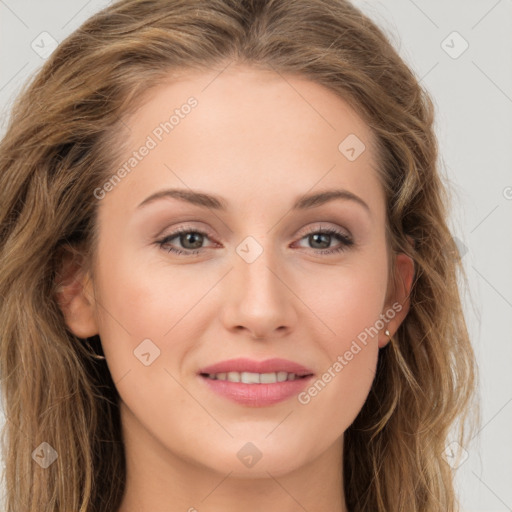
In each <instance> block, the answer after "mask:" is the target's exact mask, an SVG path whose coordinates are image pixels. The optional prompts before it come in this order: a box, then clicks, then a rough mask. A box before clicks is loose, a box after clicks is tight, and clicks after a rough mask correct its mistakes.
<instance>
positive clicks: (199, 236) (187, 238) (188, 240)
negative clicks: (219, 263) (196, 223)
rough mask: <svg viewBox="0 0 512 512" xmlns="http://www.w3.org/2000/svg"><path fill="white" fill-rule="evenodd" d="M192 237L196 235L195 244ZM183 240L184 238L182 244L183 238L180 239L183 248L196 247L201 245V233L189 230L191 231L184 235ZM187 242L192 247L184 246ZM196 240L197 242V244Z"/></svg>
mask: <svg viewBox="0 0 512 512" xmlns="http://www.w3.org/2000/svg"><path fill="white" fill-rule="evenodd" d="M194 237H198V239H197V240H196V244H195V245H194ZM185 240H186V243H185V244H183V239H182V240H181V242H182V244H183V245H184V246H185V248H187V249H197V248H198V247H200V246H201V241H202V238H201V235H200V234H199V233H196V232H191V233H187V234H186V235H185ZM189 242H191V244H192V247H187V246H186V244H187V243H189ZM197 242H199V244H198V243H197Z"/></svg>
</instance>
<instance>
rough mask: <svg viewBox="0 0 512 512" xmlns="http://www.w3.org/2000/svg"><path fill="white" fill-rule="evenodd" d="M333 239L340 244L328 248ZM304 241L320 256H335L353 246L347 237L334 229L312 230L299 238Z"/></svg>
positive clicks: (350, 239)
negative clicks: (318, 252) (316, 250)
mask: <svg viewBox="0 0 512 512" xmlns="http://www.w3.org/2000/svg"><path fill="white" fill-rule="evenodd" d="M333 238H334V239H337V240H339V241H340V242H341V244H340V245H339V246H338V247H334V248H329V245H330V244H331V242H332V240H333ZM304 239H307V241H308V243H310V244H312V246H313V248H314V249H318V250H319V251H320V254H336V253H339V252H341V251H345V250H347V249H348V248H350V247H351V246H353V245H354V241H353V240H352V238H351V237H350V236H349V235H347V234H346V233H344V232H343V231H340V230H338V229H336V228H318V227H317V228H313V229H312V230H311V231H310V232H309V233H308V234H306V236H304V237H303V238H301V240H304ZM315 246H316V247H315ZM319 246H320V247H319Z"/></svg>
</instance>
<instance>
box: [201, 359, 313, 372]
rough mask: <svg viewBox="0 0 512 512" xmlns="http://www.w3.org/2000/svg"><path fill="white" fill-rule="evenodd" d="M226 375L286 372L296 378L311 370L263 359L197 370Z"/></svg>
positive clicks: (284, 362)
mask: <svg viewBox="0 0 512 512" xmlns="http://www.w3.org/2000/svg"><path fill="white" fill-rule="evenodd" d="M224 372H226V373H228V372H252V373H272V372H288V373H295V374H296V375H297V376H298V377H302V376H304V375H312V374H313V373H314V372H313V370H311V369H309V368H306V367H305V366H302V365H301V364H299V363H295V362H294V361H289V360H287V359H280V358H278V357H276V358H273V359H265V360H264V361H256V360H254V359H247V358H243V357H241V358H237V359H229V360H227V361H221V362H219V363H215V364H212V365H210V366H206V367H204V368H201V369H200V370H199V372H198V373H199V374H201V373H224Z"/></svg>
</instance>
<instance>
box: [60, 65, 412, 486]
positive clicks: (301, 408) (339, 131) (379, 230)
mask: <svg viewBox="0 0 512 512" xmlns="http://www.w3.org/2000/svg"><path fill="white" fill-rule="evenodd" d="M190 98H193V99H190ZM173 114H174V118H171V115H173ZM165 123H167V124H165ZM126 125H127V127H128V128H129V130H130V131H129V134H128V135H127V148H128V150H127V151H126V154H125V159H124V161H123V162H121V164H120V167H119V169H121V167H122V166H123V165H124V170H125V172H122V171H119V172H118V169H113V170H112V174H115V173H116V172H117V177H118V178H121V179H117V180H116V179H111V180H110V181H107V182H105V183H104V184H103V186H102V188H101V190H97V191H96V192H95V194H96V196H97V197H98V208H99V216H98V226H97V228H98V230H99V243H98V247H97V253H96V254H95V260H94V267H93V273H92V275H91V276H90V279H89V280H88V281H87V285H86V287H85V290H84V291H87V290H88V291H87V298H86V299H84V301H83V303H81V304H82V305H80V306H78V305H77V306H76V312H75V315H74V316H73V319H70V320H69V323H70V324H71V326H72V327H75V331H76V332H80V333H81V334H82V335H92V334H96V333H99V335H100V338H101V341H102V346H103V350H104V353H105V356H106V360H107V364H108V368H109V370H110V372H111V374H112V378H113V380H114V382H115V383H116V387H117V389H118V391H119V394H120V396H121V400H122V402H121V415H122V422H123V430H124V432H125V437H126V439H127V440H128V441H127V442H132V441H133V442H134V443H139V445H143V446H144V447H145V450H150V451H153V452H154V453H155V454H157V456H158V458H159V459H160V460H166V461H171V460H178V459H179V460H180V461H187V462H189V463H192V464H194V465H196V466H199V467H208V468H210V469H213V470H216V471H219V472H221V473H223V474H225V473H227V472H228V471H232V472H233V474H234V475H239V476H262V475H267V471H268V472H270V473H271V474H273V475H279V474H284V473H286V472H289V471H292V470H294V469H297V468H299V467H300V466H301V465H305V464H307V463H308V462H310V461H312V460H314V459H316V458H318V457H319V456H320V455H322V454H326V453H329V454H331V456H333V457H336V459H337V460H338V459H339V458H340V457H341V455H342V453H341V447H342V439H343V433H344V431H345V430H346V429H347V427H349V425H350V424H351V423H352V421H353V420H354V419H355V417H356V415H357V414H358V412H359V411H360V409H361V408H362V406H363V404H364V402H365V400H366V397H367V395H368V392H369V389H370V387H371V384H372V381H373V379H374V374H375V369H376V363H377V357H378V353H379V347H382V346H384V345H385V343H386V342H387V340H388V338H389V336H386V335H385V334H384V331H385V329H386V328H388V329H389V330H390V333H391V335H393V333H394V332H395V331H396V328H397V326H398V324H399V322H400V321H401V319H402V318H403V316H404V314H405V311H406V305H404V304H402V305H401V306H398V308H397V307H396V302H395V300H396V298H397V297H396V296H394V295H393V296H392V295H390V290H391V281H390V280H389V276H388V263H389V262H390V261H391V260H389V259H388V258H390V257H391V255H390V254H388V251H387V248H386V239H385V206H386V205H385V197H384V193H383V190H382V187H381V185H380V183H379V180H378V178H377V173H376V155H375V154H374V151H373V148H372V144H373V137H372V133H371V132H370V130H369V128H368V126H367V125H365V123H364V122H363V121H362V120H361V119H360V117H358V115H357V114H356V113H355V112H354V111H353V110H351V108H350V107H349V106H348V104H347V103H345V102H344V101H343V100H341V99H340V98H339V97H337V96H336V95H334V93H332V92H330V91H329V90H327V89H325V88H323V87H322V86H320V85H318V84H315V83H312V82H310V81H308V80H306V79H299V78H295V77H291V76H289V77H287V78H286V80H285V79H283V78H282V77H280V76H279V75H277V74H275V73H272V72H264V71H257V70H253V69H250V68H244V67H231V68H228V69H226V70H225V71H224V72H222V73H221V74H220V75H219V74H218V72H215V73H213V72H212V73H211V74H210V73H199V72H197V73H189V74H184V75H182V76H181V78H180V79H179V80H174V81H172V82H171V81H170V82H169V84H166V85H161V86H159V87H158V88H156V89H154V90H153V91H152V93H151V95H150V96H149V99H148V101H147V102H146V103H145V104H144V106H143V107H142V108H141V109H139V110H138V111H137V112H136V113H135V114H134V115H133V116H132V117H130V118H129V119H127V120H126ZM144 147H145V148H146V149H143V148H144ZM130 159H131V160H130ZM125 164H126V165H125ZM170 190H174V192H169V191H170ZM332 191H338V192H339V193H338V194H337V195H336V194H332V195H331V196H330V198H329V197H327V196H324V197H323V199H322V198H321V197H320V198H317V200H308V199H304V196H311V195H316V194H319V193H322V192H332ZM179 192H181V194H179ZM193 194H202V195H199V196H198V195H196V196H194V195H193ZM207 196H212V197H207ZM187 198H188V199H187ZM397 261H399V262H400V261H401V260H400V259H399V260H397ZM400 268H402V267H400ZM399 270H400V269H399ZM86 309H87V311H88V312H89V313H85V310H86ZM400 309H401V311H399V310H400ZM385 315H387V316H385ZM68 318H70V317H68ZM383 319H384V321H383ZM238 358H243V359H245V360H250V361H249V362H247V361H245V362H244V361H242V362H240V361H238V363H237V362H236V361H235V362H230V361H231V360H233V359H238ZM273 359H279V360H280V361H274V362H272V361H270V362H269V360H273ZM226 361H227V363H226V364H227V366H220V367H217V368H208V367H210V366H212V365H216V364H217V363H223V362H226ZM260 363H261V364H260ZM294 365H295V366H294ZM299 365H300V368H299ZM209 373H212V374H215V375H216V379H215V380H213V379H212V378H211V376H210V377H207V376H205V375H204V374H209ZM262 374H264V375H263V376H262ZM292 374H295V377H294V376H293V375H292ZM226 379H228V380H226ZM238 379H241V380H242V382H236V380H238ZM258 379H259V380H260V381H261V380H263V381H264V382H263V383H261V382H260V383H256V382H253V380H258ZM280 379H286V381H282V382H281V381H280ZM276 380H277V381H278V382H273V381H276ZM234 381H235V382H234ZM260 455H261V459H260V460H259V461H257V462H256V463H254V462H251V461H254V460H256V459H258V457H259V456H260ZM251 457H252V458H251Z"/></svg>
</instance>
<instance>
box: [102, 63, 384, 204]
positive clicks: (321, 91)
mask: <svg viewBox="0 0 512 512" xmlns="http://www.w3.org/2000/svg"><path fill="white" fill-rule="evenodd" d="M125 124H126V126H127V127H128V128H129V133H128V136H127V138H126V148H127V150H126V152H125V154H124V155H123V158H124V160H123V162H120V165H121V164H126V163H127V162H128V161H129V159H130V158H131V160H132V162H131V164H133V165H128V166H126V168H127V169H128V168H130V169H129V170H130V172H129V173H125V174H129V175H128V176H127V177H126V178H124V179H123V183H122V187H116V189H118V190H116V191H115V194H112V196H113V195H116V194H117V195H121V194H126V195H129V196H133V197H132V199H133V201H131V203H133V202H134V201H136V200H138V199H140V200H143V199H144V197H146V196H147V195H149V194H151V193H154V192H155V191H156V190H157V188H158V187H163V186H165V187H177V186H178V187H181V188H191V189H200V190H210V191H211V192H212V193H215V194H217V195H220V196H223V197H224V196H225V197H228V198H229V199H230V200H231V199H232V200H233V201H239V203H240V204H242V203H244V201H245V202H246V201H247V200H254V197H255V194H256V195H258V196H259V197H260V198H262V197H266V198H269V199H270V198H272V197H277V198H279V197H282V198H284V195H285V194H286V195H289V196H290V198H296V197H297V196H300V195H303V194H304V193H306V192H308V191H314V190H315V189H316V188H319V189H325V188H329V187H337V188H339V187H345V188H347V189H350V190H352V191H353V192H354V193H356V194H358V195H365V196H366V197H367V199H368V202H373V203H374V204H376V202H378V201H379V200H381V201H382V191H381V190H380V184H379V182H378V179H377V173H376V170H375V164H376V162H375V152H374V149H373V148H374V135H373V133H372V132H371V130H370V128H369V127H368V126H367V125H366V123H365V122H364V121H363V120H362V119H361V117H359V115H358V114H357V113H356V112H355V111H354V110H353V109H352V108H351V107H350V106H349V105H348V103H346V102H345V101H344V100H343V99H342V98H340V97H339V96H337V95H336V94H335V93H334V92H332V91H330V90H329V89H327V88H326V87H324V86H322V85H320V84H317V83H315V82H312V81H310V80H308V79H306V78H304V77H297V76H290V75H282V74H278V73H276V72H274V71H271V70H270V71H267V70H258V69H253V68H249V67H244V66H233V67H228V68H227V69H224V70H220V72H219V71H218V70H217V71H203V72H199V71H184V72H180V73H173V74H170V75H169V80H168V81H166V82H165V83H162V84H160V85H159V86H158V87H155V88H154V89H151V90H150V91H148V94H147V96H146V97H145V101H144V103H143V104H142V106H141V107H140V108H139V109H138V110H137V111H136V112H135V113H134V114H133V115H131V116H130V117H129V118H128V119H126V120H125ZM144 146H146V147H149V148H150V149H149V150H144V153H145V154H144V156H143V157H140V155H137V156H134V153H140V151H139V150H140V149H143V147H144ZM121 189H122V192H121ZM135 196H136V197H135ZM283 200H284V199H283ZM290 200H291V199H290ZM129 202H130V201H129ZM139 202H140V201H139ZM137 204H138V203H137Z"/></svg>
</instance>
